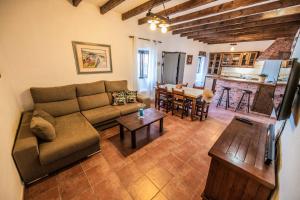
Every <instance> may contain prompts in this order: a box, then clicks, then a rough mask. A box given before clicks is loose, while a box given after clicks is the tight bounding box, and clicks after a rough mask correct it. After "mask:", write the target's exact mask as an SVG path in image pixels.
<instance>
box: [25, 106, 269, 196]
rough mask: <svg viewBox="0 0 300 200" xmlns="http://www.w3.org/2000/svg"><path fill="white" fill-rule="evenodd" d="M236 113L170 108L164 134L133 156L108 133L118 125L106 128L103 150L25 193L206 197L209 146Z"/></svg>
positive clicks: (115, 133) (265, 120) (26, 194)
mask: <svg viewBox="0 0 300 200" xmlns="http://www.w3.org/2000/svg"><path fill="white" fill-rule="evenodd" d="M235 114H236V115H243V114H238V113H234V112H232V111H225V110H223V109H222V108H218V109H216V108H212V109H211V110H210V115H209V118H208V119H207V120H205V121H202V122H200V121H198V120H197V121H193V122H191V121H190V118H185V119H183V120H182V119H180V118H179V117H177V116H171V115H170V114H168V116H167V117H166V118H165V122H164V128H165V129H164V134H163V135H162V136H161V137H159V138H157V139H155V140H154V141H152V142H151V143H149V144H147V145H145V146H140V147H139V149H138V150H137V151H135V152H133V153H131V154H130V155H128V156H124V155H123V154H122V152H120V150H119V149H118V148H117V147H116V146H115V145H114V144H113V143H112V142H111V140H110V139H107V138H109V137H111V136H114V137H118V136H117V134H118V132H119V129H118V127H114V128H111V129H108V130H105V131H103V132H101V133H100V135H101V149H102V151H101V153H98V154H96V155H94V156H92V157H90V158H87V159H85V160H83V161H81V162H79V163H76V164H74V165H73V166H70V167H68V168H66V169H63V170H60V171H59V172H57V173H56V174H54V175H52V176H50V177H48V178H45V179H43V180H41V181H39V182H37V183H34V184H32V185H30V186H29V187H27V188H26V190H25V199H35V200H38V199H42V200H44V199H47V200H50V199H58V200H67V199H78V200H79V199H85V200H89V199H91V200H92V199H100V200H101V199H104V200H127V199H128V200H130V199H131V200H132V199H134V200H150V199H153V200H176V199H179V200H186V199H201V192H202V191H203V188H204V186H205V181H206V177H207V174H208V168H209V162H210V158H209V156H208V155H207V152H208V151H209V148H210V147H211V146H212V145H213V144H214V142H215V141H216V140H217V138H218V137H219V135H220V134H221V132H222V131H223V130H224V128H225V127H226V125H227V124H228V123H229V122H230V121H231V119H232V118H233V116H234V115H235ZM247 116H248V117H249V118H251V119H254V120H258V121H261V122H272V120H271V119H268V118H265V117H262V116H257V115H253V114H250V115H247ZM155 127H157V125H154V128H153V130H154V131H155ZM125 137H127V138H129V135H126V136H125Z"/></svg>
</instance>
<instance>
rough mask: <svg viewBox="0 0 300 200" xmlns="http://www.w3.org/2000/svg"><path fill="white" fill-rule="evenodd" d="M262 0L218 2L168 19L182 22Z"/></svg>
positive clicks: (261, 0)
mask: <svg viewBox="0 0 300 200" xmlns="http://www.w3.org/2000/svg"><path fill="white" fill-rule="evenodd" d="M264 1H268V0H235V1H230V2H226V3H223V4H220V5H216V6H213V7H209V8H206V9H203V10H199V11H196V12H192V13H188V14H185V15H181V16H178V17H174V18H172V19H171V20H170V22H171V23H179V22H183V21H187V20H192V19H196V18H200V17H204V16H207V15H211V14H217V13H222V12H225V11H229V10H233V9H237V8H240V7H242V6H249V5H253V4H256V3H261V2H264Z"/></svg>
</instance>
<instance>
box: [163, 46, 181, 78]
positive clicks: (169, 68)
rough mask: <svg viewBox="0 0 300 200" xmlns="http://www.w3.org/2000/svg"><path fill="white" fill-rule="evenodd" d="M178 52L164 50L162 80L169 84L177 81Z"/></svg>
mask: <svg viewBox="0 0 300 200" xmlns="http://www.w3.org/2000/svg"><path fill="white" fill-rule="evenodd" d="M179 55H180V53H177V52H176V53H173V52H164V57H163V70H162V81H163V82H165V83H169V84H176V82H177V68H178V62H179V59H178V58H179Z"/></svg>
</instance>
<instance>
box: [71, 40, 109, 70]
mask: <svg viewBox="0 0 300 200" xmlns="http://www.w3.org/2000/svg"><path fill="white" fill-rule="evenodd" d="M72 45H73V51H74V57H75V62H76V67H77V73H78V74H90V73H111V72H112V62H111V48H110V45H104V44H94V43H87V42H77V41H72Z"/></svg>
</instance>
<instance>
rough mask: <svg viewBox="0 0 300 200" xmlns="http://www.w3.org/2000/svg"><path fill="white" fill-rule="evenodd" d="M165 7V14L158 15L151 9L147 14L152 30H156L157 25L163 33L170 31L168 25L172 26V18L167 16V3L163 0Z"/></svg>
mask: <svg viewBox="0 0 300 200" xmlns="http://www.w3.org/2000/svg"><path fill="white" fill-rule="evenodd" d="M154 4H155V1H153V5H152V8H153V7H154ZM163 7H164V11H165V16H161V15H156V14H154V13H152V12H151V9H152V8H150V10H149V11H148V13H147V14H146V17H147V18H148V24H149V25H150V30H152V31H155V30H156V28H157V26H158V27H159V28H160V29H161V32H162V33H167V32H168V27H169V26H170V19H169V17H168V16H167V13H166V8H165V3H164V1H163Z"/></svg>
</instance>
